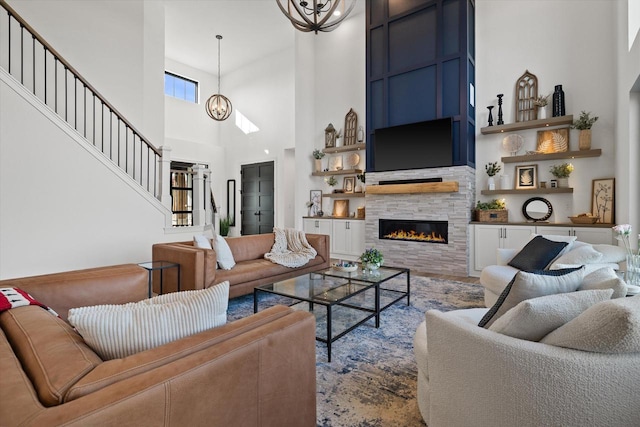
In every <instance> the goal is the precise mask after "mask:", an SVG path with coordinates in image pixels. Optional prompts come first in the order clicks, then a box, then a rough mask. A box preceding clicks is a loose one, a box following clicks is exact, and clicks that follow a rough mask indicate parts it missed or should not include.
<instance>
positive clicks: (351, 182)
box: [342, 176, 356, 193]
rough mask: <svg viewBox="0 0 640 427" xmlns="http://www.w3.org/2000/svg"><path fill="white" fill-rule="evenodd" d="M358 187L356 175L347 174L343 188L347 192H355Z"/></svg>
mask: <svg viewBox="0 0 640 427" xmlns="http://www.w3.org/2000/svg"><path fill="white" fill-rule="evenodd" d="M355 188H356V177H355V176H347V177H345V178H344V180H343V181H342V189H343V190H344V192H345V193H353V192H354V191H355Z"/></svg>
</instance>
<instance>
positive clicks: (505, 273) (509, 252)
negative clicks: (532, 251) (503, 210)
mask: <svg viewBox="0 0 640 427" xmlns="http://www.w3.org/2000/svg"><path fill="white" fill-rule="evenodd" d="M543 237H548V238H553V237H554V236H543ZM561 237H564V236H561ZM584 246H591V247H593V248H594V249H595V250H596V251H600V252H602V254H603V257H602V258H601V260H600V261H598V262H590V263H585V264H584V265H585V274H589V273H591V272H593V271H595V270H598V269H600V268H603V267H611V268H613V269H614V270H618V269H619V268H620V264H619V263H621V262H623V261H624V260H625V256H626V255H625V252H624V249H623V248H619V247H617V246H613V245H604V244H602V245H590V244H589V243H584V242H580V241H575V242H572V243H571V248H570V249H569V251H568V252H567V254H568V255H569V252H571V251H575V250H578V249H579V248H581V247H584ZM521 249H522V248H517V249H514V248H499V249H497V251H496V264H495V265H489V266H487V267H485V268H484V269H483V270H482V272H481V273H480V284H481V285H482V286H484V304H485V307H492V306H493V305H494V304H495V303H496V301H497V300H498V297H499V296H500V294H501V293H502V291H503V290H504V288H505V287H506V286H507V285H508V284H509V282H510V281H511V279H513V278H514V276H515V275H516V273H517V272H518V271H520V270H518V269H517V268H514V267H511V266H510V265H508V263H509V261H511V259H512V258H513V257H514V256H515V255H516V254H517V253H518V252H520V250H521ZM579 265H580V264H571V265H562V267H563V268H566V267H578V266H579Z"/></svg>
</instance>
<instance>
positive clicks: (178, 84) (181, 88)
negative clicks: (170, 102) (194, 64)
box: [164, 71, 198, 104]
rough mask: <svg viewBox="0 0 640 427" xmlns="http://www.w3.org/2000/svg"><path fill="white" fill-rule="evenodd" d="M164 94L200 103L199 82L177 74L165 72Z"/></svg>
mask: <svg viewBox="0 0 640 427" xmlns="http://www.w3.org/2000/svg"><path fill="white" fill-rule="evenodd" d="M164 94H165V95H169V96H173V97H174V98H178V99H182V100H183V101H187V102H193V103H194V104H197V103H198V82H196V81H194V80H189V79H187V78H186V77H181V76H178V75H177V74H173V73H170V72H168V71H165V72H164Z"/></svg>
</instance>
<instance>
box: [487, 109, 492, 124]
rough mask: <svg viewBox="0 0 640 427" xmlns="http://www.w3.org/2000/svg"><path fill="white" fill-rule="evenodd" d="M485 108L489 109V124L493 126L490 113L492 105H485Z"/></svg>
mask: <svg viewBox="0 0 640 427" xmlns="http://www.w3.org/2000/svg"><path fill="white" fill-rule="evenodd" d="M487 110H489V126H493V114H492V113H491V110H493V105H489V106H488V107H487Z"/></svg>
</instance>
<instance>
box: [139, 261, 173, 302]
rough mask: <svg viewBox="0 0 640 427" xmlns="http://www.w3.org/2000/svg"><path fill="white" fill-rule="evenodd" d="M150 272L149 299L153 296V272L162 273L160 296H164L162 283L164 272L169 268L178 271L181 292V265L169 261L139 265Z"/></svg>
mask: <svg viewBox="0 0 640 427" xmlns="http://www.w3.org/2000/svg"><path fill="white" fill-rule="evenodd" d="M138 265H139V266H140V267H142V268H144V269H145V270H147V271H148V272H149V298H151V297H152V296H153V272H154V271H160V295H162V281H163V277H164V270H166V269H168V268H176V269H178V281H177V283H178V291H180V264H178V263H175V262H169V261H149V262H141V263H140V264H138Z"/></svg>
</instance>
